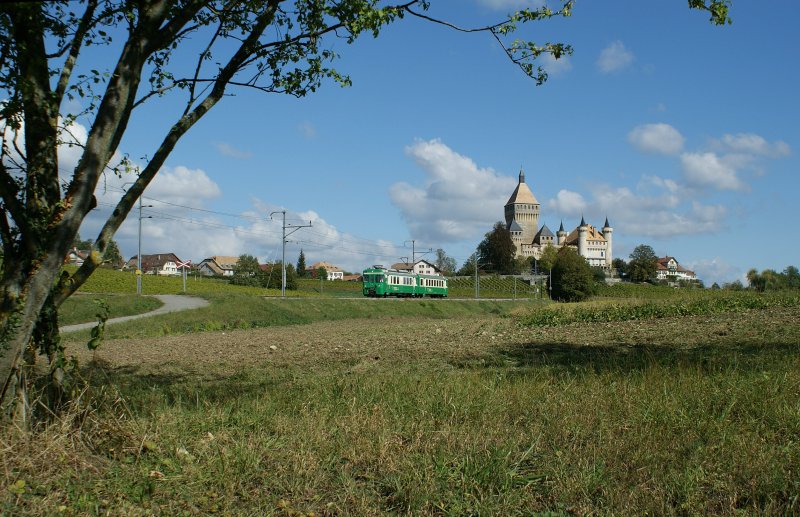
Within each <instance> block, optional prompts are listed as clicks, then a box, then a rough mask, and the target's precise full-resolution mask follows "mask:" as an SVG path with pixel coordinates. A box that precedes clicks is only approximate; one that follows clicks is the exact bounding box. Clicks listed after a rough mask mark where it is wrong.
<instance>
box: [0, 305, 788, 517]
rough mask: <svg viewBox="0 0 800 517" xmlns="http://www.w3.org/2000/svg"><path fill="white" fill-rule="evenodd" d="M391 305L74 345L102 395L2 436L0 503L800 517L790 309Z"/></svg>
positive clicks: (177, 509) (161, 509)
mask: <svg viewBox="0 0 800 517" xmlns="http://www.w3.org/2000/svg"><path fill="white" fill-rule="evenodd" d="M448 303H450V302H448ZM461 303H463V304H464V305H466V302H461ZM476 305H477V304H476ZM382 306H384V307H395V308H397V309H399V308H400V307H405V308H404V309H403V310H405V311H407V313H406V314H404V315H403V314H400V315H394V316H392V315H389V314H386V313H383V314H375V315H374V316H373V317H372V318H367V317H366V316H365V315H364V314H360V315H359V317H357V318H355V319H350V318H345V317H341V318H336V319H333V320H321V319H320V318H318V317H314V316H312V314H313V313H314V312H315V310H317V309H320V306H314V305H310V306H308V308H306V309H302V307H303V306H302V305H296V308H295V309H294V310H296V311H299V314H300V316H303V317H305V318H307V319H308V321H310V323H305V324H302V325H298V324H292V325H287V326H270V327H267V328H252V327H248V328H247V329H246V330H236V329H235V328H234V329H233V330H231V329H226V330H224V331H206V332H201V333H197V332H187V333H177V334H176V333H171V334H170V335H166V336H162V337H147V336H144V337H132V338H124V339H113V340H110V341H108V342H107V343H105V344H103V346H102V347H101V348H100V350H98V351H97V352H96V353H94V354H91V355H90V354H89V353H88V352H86V351H85V350H83V349H81V348H78V347H77V346H72V348H71V351H73V352H74V353H76V354H78V355H79V356H80V357H81V360H82V362H83V363H84V364H89V362H90V361H92V360H93V361H94V362H93V363H91V367H90V368H87V369H86V371H85V374H86V376H87V377H90V380H91V382H90V386H91V387H90V388H89V390H88V391H87V392H85V393H84V397H83V398H82V399H80V400H79V403H78V404H76V407H75V408H73V409H72V410H71V411H70V412H69V413H68V415H67V418H64V419H61V420H58V421H56V422H54V423H52V424H51V425H50V426H47V427H43V428H42V429H41V430H39V431H38V432H37V433H36V435H35V436H34V437H33V438H31V437H26V436H20V435H16V434H15V433H14V432H13V431H8V430H7V431H5V432H4V434H2V435H0V439H2V443H0V463H2V464H3V465H4V466H5V468H4V470H3V474H4V475H5V478H3V479H0V482H2V483H3V484H4V486H5V492H4V495H3V499H1V500H0V501H2V504H3V506H0V508H2V509H3V511H4V512H6V513H13V514H53V513H62V514H66V515H76V514H105V513H110V514H132V515H137V514H138V515H149V514H167V515H180V514H186V515H194V514H208V513H223V514H236V515H376V514H414V515H530V514H537V513H540V514H548V513H549V514H550V515H569V514H579V515H583V514H625V515H644V514H657V515H705V514H716V515H740V514H765V515H784V514H797V513H798V512H800V496H798V494H800V475H799V473H800V325H798V323H797V322H798V321H800V307H798V305H797V303H794V302H786V303H770V304H767V305H766V306H764V307H760V308H747V307H744V308H737V309H736V310H729V309H725V308H724V307H723V308H722V309H721V310H719V311H712V312H702V313H699V314H696V315H695V314H686V315H682V316H676V315H670V314H666V315H655V316H652V315H650V316H648V315H644V316H642V317H639V318H636V319H633V318H629V317H628V316H629V314H627V313H626V314H625V317H621V318H618V319H616V320H611V321H602V322H598V321H594V322H590V323H586V322H577V323H576V322H573V323H570V322H567V321H559V322H558V323H557V326H549V325H540V324H535V323H534V322H533V321H532V319H531V318H532V314H533V313H535V312H537V311H530V310H528V309H527V308H526V307H524V306H522V307H521V306H516V308H514V309H513V311H510V312H509V311H499V310H498V312H500V314H493V312H492V311H495V309H496V307H495V306H486V307H485V309H488V310H483V311H482V312H481V311H478V310H477V309H468V308H464V309H459V310H455V309H453V310H452V312H448V313H447V317H433V318H430V317H423V316H424V314H425V311H428V310H429V311H436V310H444V309H442V308H441V307H444V305H440V306H438V307H437V306H430V307H427V306H425V305H421V306H420V305H417V302H414V303H405V302H399V303H391V302H389V303H379V304H367V305H366V307H373V308H374V309H373V310H376V311H377V310H382V309H379V307H382ZM315 307H316V308H315ZM599 307H600V308H601V309H602V307H604V306H602V305H601V306H599ZM349 310H350V311H355V309H349ZM415 310H416V311H417V312H416V313H414V311H415ZM547 310H550V309H547ZM637 310H638V309H637ZM448 311H449V309H448ZM459 311H463V312H461V313H459ZM570 313H571V314H572V313H574V311H573V310H572V309H570ZM355 314H356V313H355V312H350V315H351V316H353V315H355ZM581 314H582V317H585V313H581ZM509 315H510V316H511V317H506V316H509ZM300 316H297V317H298V318H300ZM295 323H300V321H296V322H295ZM112 328H113V327H109V330H111V329H112ZM75 345H77V343H75ZM112 380H113V381H112ZM90 395H91V397H89V396H90Z"/></svg>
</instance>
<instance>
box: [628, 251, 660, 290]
mask: <svg viewBox="0 0 800 517" xmlns="http://www.w3.org/2000/svg"><path fill="white" fill-rule="evenodd" d="M630 259H631V260H630V262H628V277H629V278H630V280H631V282H648V281H650V280H653V279H654V278H655V276H656V269H657V266H658V257H657V256H656V252H655V251H653V248H652V247H651V246H649V245H647V244H639V245H638V246H636V247H635V248H634V249H633V252H632V253H631V255H630Z"/></svg>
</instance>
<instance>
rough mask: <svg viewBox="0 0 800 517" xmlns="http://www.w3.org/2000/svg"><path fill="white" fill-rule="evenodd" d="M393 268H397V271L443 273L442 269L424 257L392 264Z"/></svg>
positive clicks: (418, 273)
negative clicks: (423, 258)
mask: <svg viewBox="0 0 800 517" xmlns="http://www.w3.org/2000/svg"><path fill="white" fill-rule="evenodd" d="M391 269H396V270H397V271H406V272H409V273H414V274H416V275H439V276H441V275H442V271H441V270H440V269H439V268H438V267H436V266H435V265H434V264H431V263H430V262H428V261H427V260H422V259H420V260H418V261H416V262H414V263H411V262H398V263H396V264H392V267H391Z"/></svg>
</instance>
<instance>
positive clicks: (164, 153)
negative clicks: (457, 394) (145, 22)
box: [55, 0, 281, 306]
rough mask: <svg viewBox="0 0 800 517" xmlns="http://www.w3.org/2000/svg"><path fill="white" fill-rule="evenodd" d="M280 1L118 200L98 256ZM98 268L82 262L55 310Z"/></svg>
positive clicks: (216, 97)
mask: <svg viewBox="0 0 800 517" xmlns="http://www.w3.org/2000/svg"><path fill="white" fill-rule="evenodd" d="M280 1H281V0H270V1H269V2H268V4H267V6H266V9H265V11H264V12H263V13H261V14H260V15H259V16H258V18H257V19H256V22H255V23H254V24H253V28H252V29H251V32H250V34H249V35H248V37H247V38H246V39H245V40H244V42H243V43H242V45H241V46H240V47H239V49H238V50H237V51H236V53H235V54H234V55H233V56H232V57H231V59H230V60H229V61H228V63H227V64H226V65H225V67H223V69H222V70H221V71H220V74H219V75H218V76H217V79H216V81H215V82H214V87H213V88H212V90H211V92H210V93H209V94H208V96H206V98H205V99H203V101H202V102H201V103H200V104H198V105H197V106H196V107H195V108H194V109H193V110H192V111H190V112H189V113H187V114H185V115H184V116H182V117H181V118H180V120H178V121H177V122H176V123H175V124H174V125H173V126H172V128H171V129H170V131H169V133H167V136H166V137H165V138H164V140H163V141H162V143H161V145H160V146H159V148H158V150H157V151H156V153H155V154H154V155H153V158H152V159H151V160H150V161H149V163H148V164H147V166H146V167H145V168H144V169H143V170H142V171H141V172H140V173H139V177H138V178H137V179H136V181H135V182H134V184H133V186H131V188H130V189H128V191H127V192H126V193H125V195H123V196H122V199H120V201H119V203H117V206H116V208H115V209H114V211H113V212H112V214H111V216H110V217H109V218H108V220H107V221H106V223H105V224H104V225H103V228H102V229H101V230H100V233H99V234H98V237H97V242H96V243H95V244H96V247H97V251H98V253H99V254H100V255H102V254H103V253H105V250H106V248H107V246H108V243H109V242H110V241H111V238H112V237H113V235H114V233H115V232H116V231H117V229H119V227H120V225H121V224H122V222H123V221H124V220H125V218H126V217H127V216H128V214H129V213H130V210H131V208H132V207H133V205H134V203H135V202H136V200H137V199H139V197H140V196H141V195H142V192H144V189H145V188H146V187H147V185H149V184H150V182H151V181H152V180H153V178H154V177H155V176H156V173H158V171H159V170H160V169H161V167H162V165H163V164H164V162H165V161H166V159H167V157H169V155H170V153H171V152H172V150H173V149H174V148H175V145H176V144H177V143H178V141H179V140H180V139H181V137H183V135H184V134H186V132H187V131H188V130H189V129H190V128H191V127H192V126H193V125H194V124H195V123H197V121H198V120H200V119H201V118H202V117H203V116H204V115H205V114H206V113H208V111H209V110H210V109H211V108H213V107H214V106H215V105H216V104H217V102H219V100H220V99H221V98H222V97H223V95H224V94H225V87H226V86H227V85H228V83H229V82H230V80H231V78H232V77H233V76H234V74H235V73H236V72H237V71H238V70H239V67H240V66H241V64H242V63H243V62H244V61H245V60H246V59H247V57H248V56H249V55H250V54H251V53H252V52H254V49H256V48H257V44H258V39H259V37H260V36H261V34H262V33H263V32H264V30H266V28H267V27H268V26H269V24H270V23H271V22H272V19H273V18H274V15H275V11H276V10H277V6H278V4H279V3H280ZM98 266H99V261H95V260H87V261H84V263H83V264H82V265H81V267H80V268H79V269H78V270H77V271H76V272H75V273H74V274H73V275H72V276H71V277H70V278H69V279H67V280H66V281H64V282H62V283H61V286H60V289H59V291H58V292H57V293H56V294H55V304H56V306H59V305H61V303H63V301H64V300H66V299H67V298H68V297H69V296H70V295H71V294H72V293H74V292H75V291H76V290H78V288H79V287H80V286H81V285H83V283H84V282H85V281H86V279H88V278H89V276H90V275H91V274H92V272H94V270H95V269H97V267H98Z"/></svg>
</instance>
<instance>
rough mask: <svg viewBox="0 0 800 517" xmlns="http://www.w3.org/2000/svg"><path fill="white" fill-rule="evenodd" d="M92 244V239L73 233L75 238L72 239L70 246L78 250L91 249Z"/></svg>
mask: <svg viewBox="0 0 800 517" xmlns="http://www.w3.org/2000/svg"><path fill="white" fill-rule="evenodd" d="M92 244H93V241H92V239H88V240H83V239H81V234H79V233H76V234H75V239H74V240H73V241H72V247H73V248H75V249H78V250H90V249H92Z"/></svg>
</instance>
